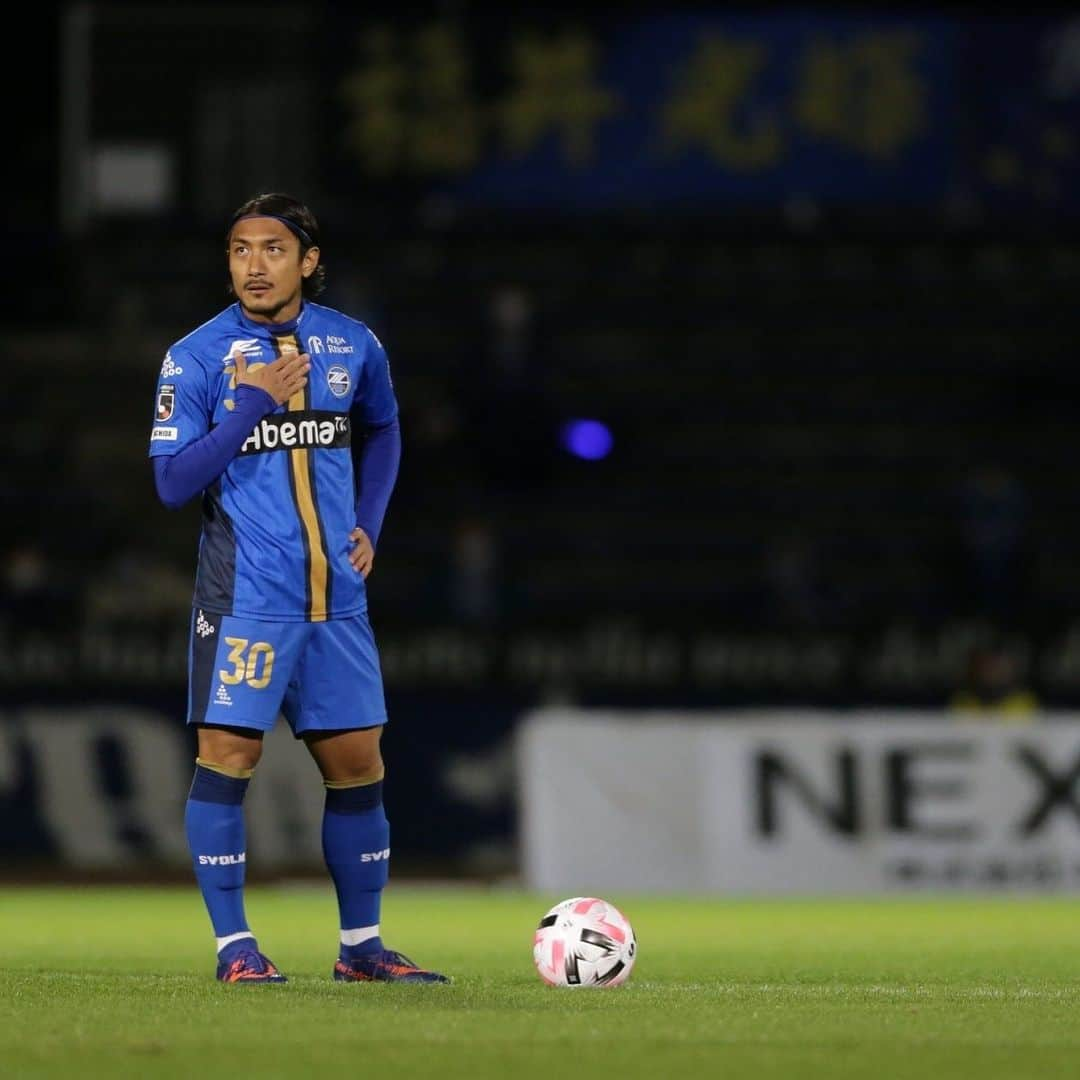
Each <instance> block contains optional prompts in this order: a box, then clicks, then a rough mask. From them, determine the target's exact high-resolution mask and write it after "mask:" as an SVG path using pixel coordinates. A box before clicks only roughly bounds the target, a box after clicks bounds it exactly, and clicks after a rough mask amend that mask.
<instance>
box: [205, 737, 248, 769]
mask: <svg viewBox="0 0 1080 1080" xmlns="http://www.w3.org/2000/svg"><path fill="white" fill-rule="evenodd" d="M199 757H200V758H201V759H203V760H204V761H211V762H213V763H214V764H215V765H220V766H222V767H223V768H225V769H235V770H240V771H248V770H251V769H254V768H255V766H256V765H258V763H259V759H260V758H261V757H262V737H261V735H259V736H257V735H252V734H247V733H243V734H241V733H236V732H232V731H225V730H223V729H221V728H200V729H199Z"/></svg>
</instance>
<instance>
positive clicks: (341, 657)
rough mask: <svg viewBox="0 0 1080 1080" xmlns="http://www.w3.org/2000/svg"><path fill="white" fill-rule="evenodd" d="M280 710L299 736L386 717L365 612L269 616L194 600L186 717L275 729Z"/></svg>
mask: <svg viewBox="0 0 1080 1080" xmlns="http://www.w3.org/2000/svg"><path fill="white" fill-rule="evenodd" d="M279 713H280V714H283V715H284V716H285V719H286V720H287V721H288V722H289V726H290V727H291V728H292V730H293V734H294V735H296V736H297V737H299V736H300V735H302V734H304V732H307V731H344V730H347V729H350V728H366V727H377V726H378V725H380V724H385V723H386V701H385V699H384V696H383V683H382V671H381V669H380V667H379V652H378V649H377V648H376V647H375V639H374V637H373V635H372V633H371V624H370V623H369V622H368V617H367V615H354V616H353V617H352V618H351V619H329V620H327V621H326V622H264V621H262V620H260V619H241V618H237V617H236V616H234V615H215V614H214V613H213V612H210V611H202V610H201V609H199V608H196V609H195V610H194V611H193V612H192V614H191V644H190V647H189V651H188V716H187V722H188V723H189V724H220V725H222V726H224V727H245V728H257V729H258V730H260V731H270V730H271V728H273V726H274V724H275V723H276V721H277V718H278V714H279Z"/></svg>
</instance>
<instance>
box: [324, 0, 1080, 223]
mask: <svg viewBox="0 0 1080 1080" xmlns="http://www.w3.org/2000/svg"><path fill="white" fill-rule="evenodd" d="M336 31H337V34H336V37H335V49H334V50H333V52H332V55H337V56H341V58H342V63H343V64H344V65H345V66H344V67H343V68H339V69H338V72H337V75H336V76H335V78H336V84H335V92H334V96H335V101H336V103H337V107H338V109H339V110H340V111H339V113H338V114H337V116H338V128H337V132H336V134H337V146H336V150H335V154H340V157H338V158H337V160H338V163H339V164H340V165H342V166H343V167H344V170H345V173H346V174H347V175H348V176H351V179H347V180H346V181H345V182H346V183H350V184H352V185H354V186H355V179H356V174H357V171H359V173H360V174H361V176H362V177H363V180H364V182H365V184H366V185H367V186H368V187H369V189H370V190H372V191H377V190H379V184H380V183H382V184H384V185H385V186H384V188H383V190H386V191H392V192H394V193H397V194H401V195H404V196H405V197H409V196H415V197H416V198H417V199H418V200H419V199H424V198H428V197H430V196H431V195H432V194H437V195H442V196H445V197H446V198H448V199H450V200H452V201H454V202H457V203H463V204H473V205H488V206H501V207H509V208H514V207H517V208H533V207H536V208H543V207H551V208H563V209H575V208H576V209H584V210H588V209H606V208H645V209H648V208H651V207H654V206H655V207H664V208H665V209H671V208H673V207H677V206H687V207H690V208H702V207H717V208H720V209H722V208H723V207H724V206H725V205H726V206H730V207H733V208H736V209H737V208H741V207H751V208H752V207H763V208H775V207H777V206H782V205H785V204H788V203H791V202H792V201H797V200H800V199H806V200H810V201H812V202H814V203H815V204H817V205H820V206H823V207H834V206H835V207H841V208H843V207H852V208H856V209H858V208H877V209H879V210H881V209H886V210H887V209H888V208H889V207H890V206H895V207H897V208H898V209H904V208H942V207H946V206H949V205H953V204H955V203H957V202H963V200H964V199H975V200H989V201H990V202H1001V203H1002V204H1006V203H1009V204H1011V205H1013V206H1014V207H1015V208H1017V209H1023V208H1024V207H1025V206H1029V205H1030V206H1032V207H1038V206H1051V205H1053V206H1057V207H1060V208H1064V207H1068V206H1070V205H1071V206H1073V207H1076V206H1077V205H1078V204H1080V196H1078V194H1077V191H1076V187H1077V186H1076V184H1075V183H1072V184H1070V179H1074V178H1075V175H1076V169H1077V167H1078V163H1080V147H1078V145H1077V131H1078V130H1080V125H1078V123H1077V106H1078V102H1080V97H1078V87H1077V83H1078V77H1077V75H1076V70H1077V61H1076V59H1075V54H1076V53H1077V52H1078V50H1080V45H1078V44H1077V41H1078V40H1080V30H1078V28H1077V24H1075V23H1074V22H1070V21H1068V20H1066V19H1060V18H1059V19H1056V20H1055V19H1049V18H1031V19H1029V20H991V19H974V20H960V19H955V18H936V17H932V16H914V17H908V16H888V15H878V14H871V15H866V16H861V15H845V14H835V15H828V14H815V13H811V12H807V13H803V14H782V15H776V16H772V15H760V14H759V15H752V16H734V15H723V14H717V15H715V16H710V15H701V14H692V15H679V16H657V17H653V18H638V19H625V20H615V21H612V22H610V23H608V22H594V23H593V24H590V23H588V22H587V21H584V20H583V21H581V22H575V23H570V22H567V23H566V25H562V24H556V25H552V24H551V23H549V24H546V25H545V26H544V27H543V28H540V27H538V26H537V25H535V24H532V23H529V22H527V21H522V20H518V21H514V20H507V21H506V23H505V24H497V25H495V26H493V25H492V24H491V22H490V21H488V22H479V23H477V24H476V25H472V26H471V25H469V24H468V23H467V22H461V23H458V22H450V21H445V22H444V21H431V22H416V21H412V22H409V23H402V24H394V23H392V22H391V23H382V24H374V23H371V22H369V21H363V20H361V19H360V18H359V17H357V19H356V20H354V21H349V22H346V23H344V24H339V25H338V26H337V27H336ZM350 36H351V37H353V38H354V39H355V42H356V48H355V51H353V52H351V53H350V51H349V50H348V49H342V48H341V42H342V41H343V40H344V41H348V40H349V38H350Z"/></svg>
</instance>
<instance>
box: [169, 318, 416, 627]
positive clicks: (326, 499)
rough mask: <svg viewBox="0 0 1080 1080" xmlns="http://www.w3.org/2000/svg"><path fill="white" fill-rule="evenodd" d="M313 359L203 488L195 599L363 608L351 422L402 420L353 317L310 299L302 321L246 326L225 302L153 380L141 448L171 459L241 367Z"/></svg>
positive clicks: (221, 605)
mask: <svg viewBox="0 0 1080 1080" xmlns="http://www.w3.org/2000/svg"><path fill="white" fill-rule="evenodd" d="M236 350H240V351H242V352H243V354H244V356H245V357H246V359H247V366H248V370H249V371H250V370H252V369H254V368H257V367H260V366H262V365H265V364H267V363H270V362H271V361H273V360H274V359H276V358H277V357H279V356H281V355H282V354H283V353H288V352H291V351H297V352H306V353H308V354H309V355H310V357H311V370H310V371H309V372H308V383H307V386H305V387H304V389H303V390H302V391H300V392H299V393H297V394H294V395H293V397H292V398H290V399H289V401H288V402H287V403H286V404H284V405H280V406H278V407H277V408H276V409H275V410H274V411H273V412H272V413H270V414H269V415H267V416H264V417H263V419H262V420H261V421H260V422H259V424H258V425H257V426H256V427H255V429H254V430H253V431H252V433H251V435H250V436H249V437H248V439H247V441H246V442H245V443H244V444H243V446H242V447H241V449H240V452H239V454H237V455H236V457H235V458H233V460H232V461H231V462H230V463H229V465H228V467H227V468H226V469H225V472H224V473H222V475H221V476H220V477H219V478H218V479H217V480H216V481H215V482H214V483H213V484H212V485H211V486H210V487H208V488H207V489H206V491H205V492H204V494H203V526H202V536H201V538H200V541H199V566H198V573H197V575H196V581H195V597H194V602H195V604H196V605H198V606H199V607H201V608H203V609H204V610H206V611H211V612H217V613H220V614H223V615H235V616H240V617H244V618H252V619H268V620H280V621H295V622H300V621H311V622H321V621H323V620H325V619H339V618H348V617H351V616H353V615H358V614H361V613H362V612H364V611H366V610H367V598H366V593H365V589H364V579H363V576H362V575H361V574H359V573H357V572H356V571H355V570H354V569H353V568H352V566H351V565H350V563H349V552H350V550H351V549H352V547H353V542H352V541H350V539H349V533H350V532H351V531H352V530H353V529H354V528H355V527H356V486H355V478H354V474H353V459H352V451H351V443H352V434H353V433H352V426H353V423H354V422H357V423H360V424H365V425H372V426H379V425H382V424H386V423H389V422H390V421H392V420H393V419H394V418H395V417H396V416H397V400H396V398H395V396H394V389H393V384H392V383H391V380H390V371H389V366H388V364H387V359H386V353H385V351H384V350H383V347H382V345H381V344H380V342H379V340H378V338H376V337H375V335H374V334H373V333H372V332H371V331H370V330H369V329H368V328H367V327H366V326H365V325H364V324H363V323H362V322H359V321H358V320H356V319H352V318H349V316H347V315H343V314H342V313H341V312H339V311H335V310H333V309H332V308H328V307H323V306H321V305H319V304H312V303H310V302H307V301H305V302H304V305H303V307H302V309H301V312H300V316H299V318H298V319H295V320H293V321H292V322H290V323H284V324H281V325H275V326H270V325H267V324H265V323H257V322H252V321H251V320H250V319H248V318H247V317H246V316H245V315H244V313H243V310H242V309H241V307H240V305H239V304H233V305H232V306H231V307H228V308H226V309H225V310H224V311H222V312H221V313H220V314H219V315H217V316H215V317H214V318H213V319H211V320H210V321H209V322H207V323H204V324H203V325H202V326H200V327H199V328H198V329H197V330H194V331H192V333H190V334H188V335H187V337H185V338H182V339H181V340H180V341H178V342H177V343H176V344H175V345H173V346H171V348H170V349H169V350H168V352H167V354H166V356H165V362H164V364H163V365H162V368H161V375H160V376H159V378H158V385H157V396H156V399H155V400H156V413H155V417H154V425H153V428H152V430H151V433H150V456H151V457H156V456H158V455H161V454H175V453H177V452H178V451H180V450H182V449H183V448H184V447H185V446H187V445H189V444H190V443H192V442H194V441H195V440H196V439H200V438H202V437H203V436H204V435H206V434H207V433H208V432H209V431H210V430H211V428H212V427H214V425H215V424H218V423H220V422H221V421H222V420H223V419H224V418H225V417H226V416H227V415H228V412H229V410H230V409H232V408H233V406H234V401H233V395H234V393H235V391H236V368H235V365H234V363H233V360H232V355H233V353H234V352H235V351H236Z"/></svg>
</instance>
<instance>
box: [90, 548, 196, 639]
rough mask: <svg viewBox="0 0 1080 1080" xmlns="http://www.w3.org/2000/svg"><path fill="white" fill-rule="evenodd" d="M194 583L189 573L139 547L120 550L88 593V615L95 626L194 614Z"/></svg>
mask: <svg viewBox="0 0 1080 1080" xmlns="http://www.w3.org/2000/svg"><path fill="white" fill-rule="evenodd" d="M193 588H194V580H193V578H192V577H191V575H190V574H189V573H187V572H181V571H180V570H178V569H176V567H174V566H171V565H170V564H169V563H167V562H165V561H163V560H162V559H160V558H158V557H157V556H155V555H154V554H153V553H151V552H148V551H145V550H143V549H140V548H136V547H129V548H125V549H122V550H119V551H117V552H116V553H115V555H114V556H113V557H112V559H111V560H109V562H108V563H106V565H105V566H104V567H103V568H102V569H101V571H100V573H98V574H97V575H96V576H95V577H94V579H93V582H92V583H91V584H90V586H89V588H88V590H87V615H88V616H89V618H90V620H91V621H94V622H108V621H110V620H112V619H120V620H123V621H124V622H125V623H129V622H132V621H138V622H153V621H155V620H158V619H173V618H175V616H176V615H177V614H181V615H182V614H184V613H186V612H188V611H190V610H191V594H192V589H193Z"/></svg>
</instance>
